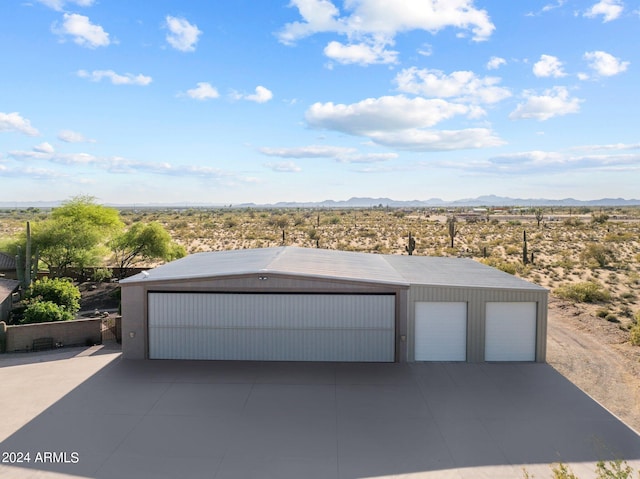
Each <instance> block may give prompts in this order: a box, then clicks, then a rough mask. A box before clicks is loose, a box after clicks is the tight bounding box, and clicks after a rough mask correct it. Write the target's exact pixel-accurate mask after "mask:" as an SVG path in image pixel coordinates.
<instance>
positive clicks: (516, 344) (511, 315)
mask: <svg viewBox="0 0 640 479" xmlns="http://www.w3.org/2000/svg"><path fill="white" fill-rule="evenodd" d="M486 313H487V315H486V319H487V322H486V333H485V334H486V335H485V351H484V359H485V361H535V359H536V313H537V309H536V303H487V310H486Z"/></svg>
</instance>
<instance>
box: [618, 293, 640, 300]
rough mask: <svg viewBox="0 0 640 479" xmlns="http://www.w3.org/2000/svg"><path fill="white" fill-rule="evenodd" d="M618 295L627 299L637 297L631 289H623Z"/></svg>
mask: <svg viewBox="0 0 640 479" xmlns="http://www.w3.org/2000/svg"><path fill="white" fill-rule="evenodd" d="M620 297H621V298H622V299H626V300H627V301H635V300H636V299H638V297H637V296H636V294H635V293H634V292H633V291H625V292H624V293H622V294H621V295H620Z"/></svg>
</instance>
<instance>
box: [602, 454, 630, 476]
mask: <svg viewBox="0 0 640 479" xmlns="http://www.w3.org/2000/svg"><path fill="white" fill-rule="evenodd" d="M632 474H633V469H632V468H631V466H629V464H627V461H622V460H620V459H616V460H615V461H609V462H604V461H598V462H597V464H596V479H630V478H631V476H632Z"/></svg>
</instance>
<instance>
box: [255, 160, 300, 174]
mask: <svg viewBox="0 0 640 479" xmlns="http://www.w3.org/2000/svg"><path fill="white" fill-rule="evenodd" d="M264 166H265V167H267V168H269V169H271V170H273V171H275V172H277V173H299V172H301V171H302V168H300V167H299V166H298V165H296V164H295V163H294V162H293V161H278V162H275V163H265V164H264Z"/></svg>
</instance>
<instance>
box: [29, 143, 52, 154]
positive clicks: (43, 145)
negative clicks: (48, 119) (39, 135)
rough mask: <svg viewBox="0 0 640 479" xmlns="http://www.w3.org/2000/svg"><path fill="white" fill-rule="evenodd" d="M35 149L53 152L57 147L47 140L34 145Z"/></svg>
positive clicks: (41, 151)
mask: <svg viewBox="0 0 640 479" xmlns="http://www.w3.org/2000/svg"><path fill="white" fill-rule="evenodd" d="M33 151H35V152H37V153H53V152H54V151H55V149H54V148H53V146H51V143H47V142H46V141H45V142H44V143H40V144H39V145H36V146H34V147H33Z"/></svg>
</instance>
